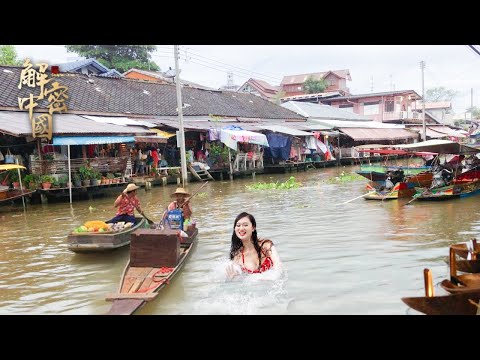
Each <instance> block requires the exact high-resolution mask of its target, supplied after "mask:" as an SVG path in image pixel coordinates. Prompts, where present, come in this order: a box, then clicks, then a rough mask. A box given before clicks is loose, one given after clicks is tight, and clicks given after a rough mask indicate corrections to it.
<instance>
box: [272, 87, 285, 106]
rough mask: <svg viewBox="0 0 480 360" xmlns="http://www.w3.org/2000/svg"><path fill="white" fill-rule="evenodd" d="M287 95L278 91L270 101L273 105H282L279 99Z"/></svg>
mask: <svg viewBox="0 0 480 360" xmlns="http://www.w3.org/2000/svg"><path fill="white" fill-rule="evenodd" d="M286 95H287V93H286V92H285V91H283V90H280V91H278V92H277V93H276V94H275V95H274V96H272V100H273V103H274V104H277V105H280V104H281V103H282V100H280V99H281V98H283V97H285V96H286Z"/></svg>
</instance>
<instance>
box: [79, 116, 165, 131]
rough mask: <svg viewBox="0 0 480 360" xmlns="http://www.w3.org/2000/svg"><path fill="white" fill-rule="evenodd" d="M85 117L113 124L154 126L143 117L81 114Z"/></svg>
mask: <svg viewBox="0 0 480 360" xmlns="http://www.w3.org/2000/svg"><path fill="white" fill-rule="evenodd" d="M81 116H82V117H84V118H85V119H89V120H93V121H96V122H99V123H102V124H115V125H122V126H127V125H133V126H146V127H149V128H150V127H155V126H157V125H156V124H154V123H152V122H148V121H145V120H143V119H132V118H127V117H115V116H90V115H81Z"/></svg>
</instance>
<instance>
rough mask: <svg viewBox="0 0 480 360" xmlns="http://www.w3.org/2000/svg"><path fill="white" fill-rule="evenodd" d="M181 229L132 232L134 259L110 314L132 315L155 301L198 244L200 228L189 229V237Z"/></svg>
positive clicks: (124, 274) (114, 296) (125, 274)
mask: <svg viewBox="0 0 480 360" xmlns="http://www.w3.org/2000/svg"><path fill="white" fill-rule="evenodd" d="M179 233H180V232H179V230H172V229H168V228H165V229H162V230H157V229H140V230H136V231H135V232H133V233H132V242H131V245H130V260H129V262H128V263H127V266H126V267H125V269H124V271H123V274H122V278H121V280H120V285H119V288H118V293H115V294H109V295H107V297H106V300H107V301H113V305H112V307H111V309H110V310H109V311H108V313H107V315H131V314H133V313H134V312H135V311H137V310H138V309H140V308H141V307H142V306H144V305H145V304H146V302H148V301H151V300H153V299H155V298H156V297H157V296H158V294H159V291H160V290H162V289H163V288H164V287H165V286H166V285H167V284H169V282H170V281H171V280H172V278H173V277H174V276H175V275H176V274H177V273H178V272H179V271H180V269H181V268H182V267H183V265H184V264H185V262H186V260H187V259H188V258H189V256H190V254H191V252H192V249H193V247H194V245H195V243H196V239H197V235H198V229H197V228H196V227H193V228H191V227H190V228H189V230H188V231H187V234H188V237H180V235H179Z"/></svg>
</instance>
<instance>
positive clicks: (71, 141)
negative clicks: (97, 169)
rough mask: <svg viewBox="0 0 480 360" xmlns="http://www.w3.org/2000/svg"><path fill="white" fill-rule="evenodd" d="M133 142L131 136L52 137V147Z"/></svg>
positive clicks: (133, 138)
mask: <svg viewBox="0 0 480 360" xmlns="http://www.w3.org/2000/svg"><path fill="white" fill-rule="evenodd" d="M130 142H135V137H133V136H54V137H53V142H52V143H53V145H92V144H118V143H130Z"/></svg>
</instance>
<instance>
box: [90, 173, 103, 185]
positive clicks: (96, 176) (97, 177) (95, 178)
mask: <svg viewBox="0 0 480 360" xmlns="http://www.w3.org/2000/svg"><path fill="white" fill-rule="evenodd" d="M90 176H91V180H92V185H94V186H96V185H98V180H100V179H101V178H102V174H101V173H100V171H98V170H96V169H92V171H91V173H90Z"/></svg>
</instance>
